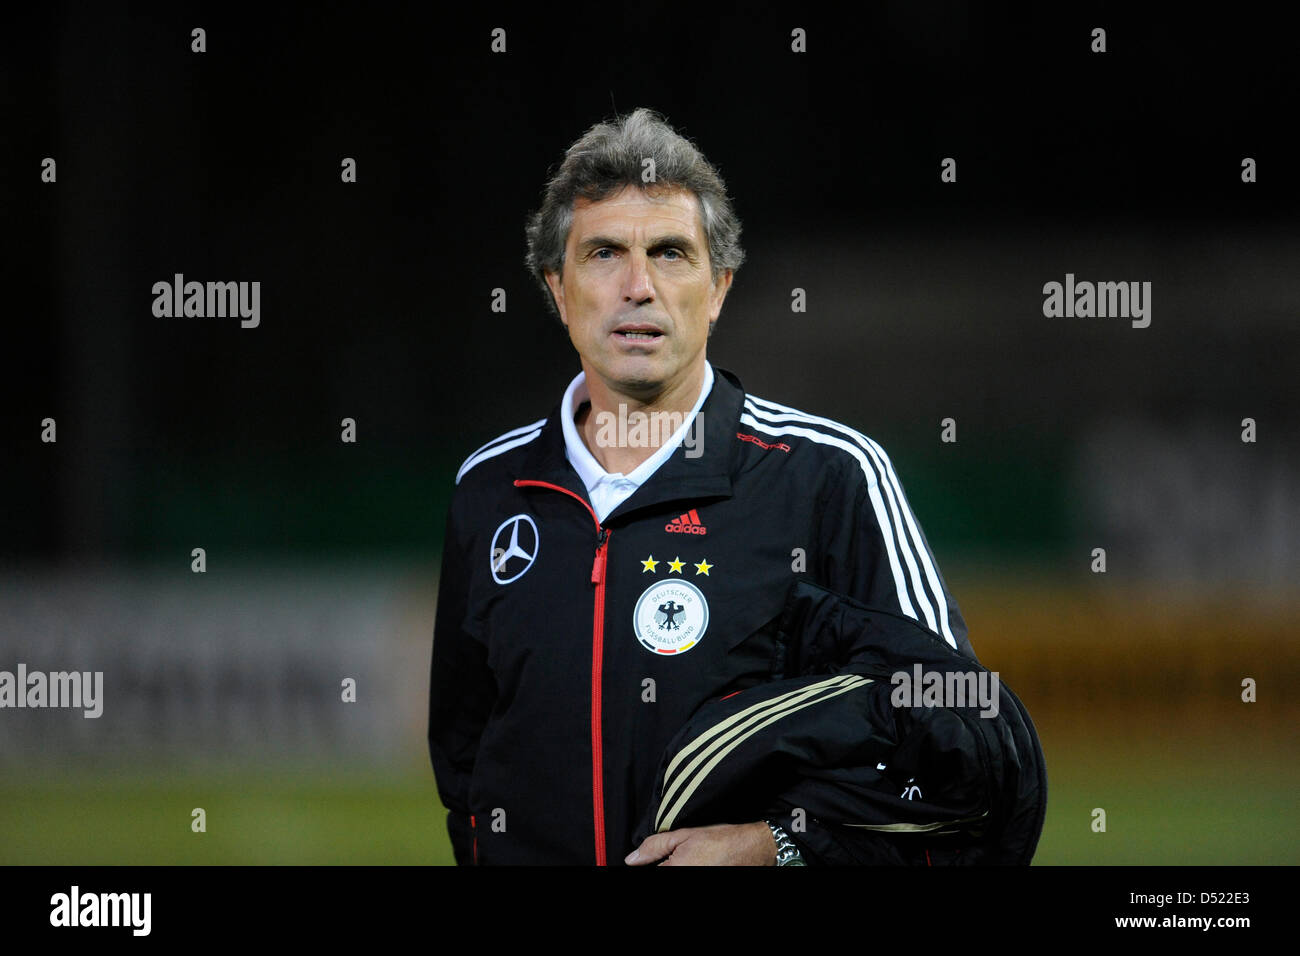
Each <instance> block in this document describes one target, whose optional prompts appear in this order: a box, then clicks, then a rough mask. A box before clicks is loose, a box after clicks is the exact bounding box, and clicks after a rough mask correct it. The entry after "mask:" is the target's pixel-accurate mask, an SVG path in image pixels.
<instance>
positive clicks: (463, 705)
mask: <svg viewBox="0 0 1300 956" xmlns="http://www.w3.org/2000/svg"><path fill="white" fill-rule="evenodd" d="M468 558H469V556H468V555H466V553H465V551H464V545H463V543H462V539H461V536H460V535H459V534H458V528H457V522H456V519H455V501H453V503H452V507H451V509H449V511H448V515H447V524H446V535H445V537H444V539H443V552H442V569H441V577H440V580H439V584H438V609H437V614H436V617H435V621H434V637H433V663H432V669H431V674H430V679H429V756H430V758H431V760H432V762H433V773H434V777H435V779H436V780H437V784H438V796H439V797H440V799H441V800H442V804H443V806H444V807H446V809H447V832H448V834H449V835H450V837H451V845H452V850H453V852H454V854H455V857H456V862H457V863H458V864H461V865H465V864H469V863H473V862H474V855H475V854H474V836H473V819H472V814H473V808H472V807H471V806H470V802H469V787H470V779H471V778H472V776H473V771H474V761H475V758H476V757H477V755H478V747H479V739H480V737H481V736H482V734H483V727H484V725H485V724H486V723H487V719H488V715H489V714H491V712H492V708H493V706H494V704H495V701H496V683H495V681H494V680H493V677H492V672H491V670H490V669H489V667H488V663H487V649H486V648H485V647H484V646H483V644H482V643H481V642H480V641H477V640H475V639H474V637H473V636H471V635H470V634H469V633H467V632H466V630H465V618H466V613H467V607H468V595H469V575H468V571H467V561H468Z"/></svg>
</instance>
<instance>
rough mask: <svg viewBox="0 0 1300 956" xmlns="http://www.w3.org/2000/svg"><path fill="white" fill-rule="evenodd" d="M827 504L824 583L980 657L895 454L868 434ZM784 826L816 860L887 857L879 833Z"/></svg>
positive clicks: (801, 821) (807, 824)
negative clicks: (894, 612)
mask: <svg viewBox="0 0 1300 956" xmlns="http://www.w3.org/2000/svg"><path fill="white" fill-rule="evenodd" d="M854 447H855V448H856V451H857V455H855V456H854V459H853V460H852V461H846V462H845V467H844V468H843V470H842V471H841V472H840V478H839V480H838V481H834V482H833V483H832V485H831V487H830V489H829V493H828V495H827V500H826V501H825V502H824V504H823V507H822V508H821V509H820V514H821V517H822V528H821V534H820V535H819V541H820V542H821V554H820V557H821V565H820V575H821V581H822V582H823V583H824V584H825V585H826V587H828V588H830V589H832V590H834V591H838V592H840V593H842V594H847V595H849V596H851V597H853V598H855V599H857V600H858V601H861V602H862V603H863V604H866V605H868V606H871V607H880V608H891V609H896V610H898V611H899V612H900V613H902V614H906V615H907V616H908V617H911V618H913V619H915V620H916V621H918V623H920V624H922V625H924V626H926V627H927V628H929V629H930V630H931V631H933V632H935V633H936V634H937V635H938V636H940V637H942V638H943V639H944V641H945V643H947V644H948V645H949V646H950V647H952V648H954V649H955V650H957V651H958V652H959V653H961V654H963V655H965V656H967V657H970V658H971V659H972V660H974V659H975V652H974V650H973V648H972V647H971V644H970V640H969V638H968V636H967V629H966V622H965V620H964V618H963V617H962V614H961V610H960V609H959V607H958V606H957V602H956V600H955V599H954V598H953V596H952V594H951V593H950V592H949V590H948V587H947V584H946V582H945V581H944V579H943V575H942V574H941V573H940V571H939V564H938V562H937V561H936V560H935V558H934V553H933V552H932V551H931V550H930V545H929V542H928V541H927V540H926V537H925V533H924V531H922V529H921V524H920V522H919V521H917V519H916V516H915V515H914V514H913V513H912V509H911V505H910V504H909V503H908V500H907V496H906V494H905V493H904V491H903V485H902V482H901V481H899V479H898V475H897V473H896V472H895V471H894V466H893V463H892V462H891V461H890V458H889V455H888V454H887V453H886V452H885V450H884V448H882V447H881V446H880V444H879V443H877V442H875V441H873V440H872V439H870V438H867V437H866V436H860V439H859V440H857V441H856V442H855V443H854ZM772 822H774V823H779V824H780V825H782V826H783V827H784V828H785V830H786V832H787V833H789V834H790V838H791V839H792V840H793V841H794V842H795V843H796V844H797V845H798V846H799V849H800V852H801V854H802V855H803V857H804V859H805V860H806V861H807V862H808V863H810V864H813V865H815V864H819V863H826V864H840V865H847V864H855V863H863V862H880V861H881V854H880V849H887V846H882V847H879V848H878V847H877V844H878V843H880V841H878V840H877V838H876V837H875V836H874V835H871V834H863V833H855V832H852V831H846V830H844V829H843V828H840V827H833V826H827V825H824V824H822V823H821V822H820V821H818V820H816V819H809V818H807V817H806V816H801V817H800V818H798V819H795V818H793V817H791V816H790V815H788V814H787V815H785V816H783V817H780V818H777V819H775V820H773V821H772Z"/></svg>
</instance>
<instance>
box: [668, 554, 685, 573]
mask: <svg viewBox="0 0 1300 956" xmlns="http://www.w3.org/2000/svg"><path fill="white" fill-rule="evenodd" d="M685 563H686V562H685V561H683V560H682V556H681V555H680V554H679V555H678V556H677V557H675V558H673V559H672V560H671V561H669V562H668V573H669V574H681V573H682V565H683V564H685Z"/></svg>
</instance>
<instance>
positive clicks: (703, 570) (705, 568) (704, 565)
mask: <svg viewBox="0 0 1300 956" xmlns="http://www.w3.org/2000/svg"><path fill="white" fill-rule="evenodd" d="M711 567H713V565H711V564H709V562H708V561H700V562H698V563H697V564H696V565H695V573H696V574H703V575H704V576H705V577H708V576H709V568H711Z"/></svg>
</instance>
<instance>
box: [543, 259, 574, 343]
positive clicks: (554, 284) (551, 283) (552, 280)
mask: <svg viewBox="0 0 1300 956" xmlns="http://www.w3.org/2000/svg"><path fill="white" fill-rule="evenodd" d="M542 275H543V276H545V278H546V285H547V286H548V287H549V288H550V290H551V298H552V299H554V300H555V308H556V309H558V310H559V313H560V322H561V324H563V325H564V327H565V328H566V329H567V328H568V327H569V319H568V317H567V316H566V314H565V309H564V282H563V281H562V280H561V279H560V274H559V273H558V272H544V273H542Z"/></svg>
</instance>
